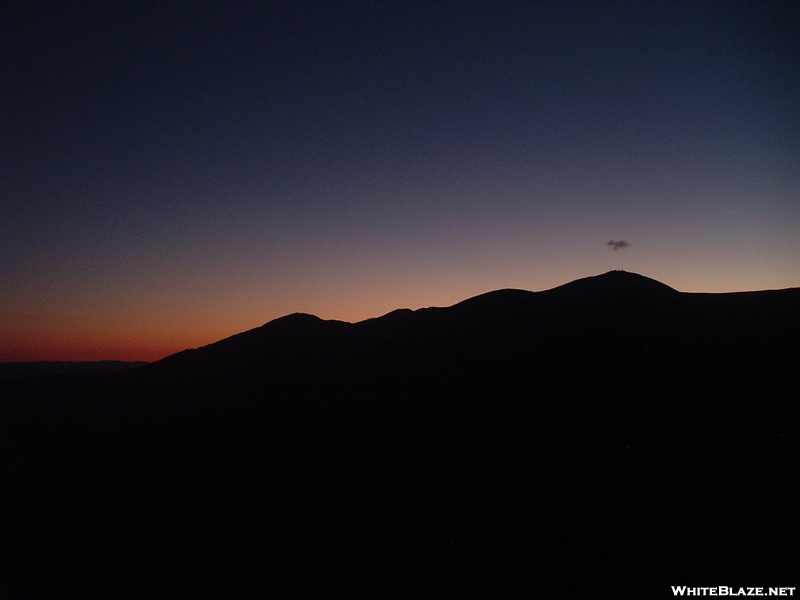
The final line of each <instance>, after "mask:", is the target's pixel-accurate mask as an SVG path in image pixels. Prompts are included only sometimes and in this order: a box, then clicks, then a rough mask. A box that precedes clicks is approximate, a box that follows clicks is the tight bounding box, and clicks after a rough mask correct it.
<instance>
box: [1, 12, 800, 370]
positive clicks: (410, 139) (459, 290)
mask: <svg viewBox="0 0 800 600" xmlns="http://www.w3.org/2000/svg"><path fill="white" fill-rule="evenodd" d="M2 11H3V12H2V14H0V20H1V21H2V25H0V27H2V36H0V39H1V40H2V47H0V53H1V54H2V56H1V57H0V68H2V72H0V76H2V81H3V82H4V83H3V86H2V87H1V88H0V103H1V104H0V127H1V128H2V130H1V133H2V135H1V136H0V194H1V196H0V198H2V206H1V207H0V252H1V254H0V269H1V270H2V273H3V276H2V280H1V281H0V286H2V290H0V291H2V294H1V295H0V318H2V321H3V325H1V326H0V359H3V358H5V359H8V360H11V359H23V358H32V357H51V358H64V357H75V358H88V357H92V358H94V357H97V358H118V357H119V358H125V357H146V358H154V357H158V356H161V355H164V354H166V353H168V352H172V351H176V350H179V349H181V348H183V347H186V346H191V345H199V344H203V343H208V342H211V341H214V340H215V339H218V338H220V337H224V336H225V335H230V334H232V333H236V332H238V331H241V330H244V329H248V328H250V327H255V326H257V325H260V324H262V323H263V322H265V321H267V320H270V319H272V318H275V317H278V316H281V315H283V314H286V313H289V312H294V311H305V312H312V313H315V314H318V315H320V316H322V317H325V318H340V319H343V320H358V319H363V318H367V317H370V316H377V315H379V314H382V313H385V312H388V311H389V310H392V309H394V308H397V307H400V306H408V307H411V308H418V307H420V306H427V305H444V304H452V303H454V302H456V301H458V300H461V299H463V298H465V297H467V296H470V295H474V294H477V293H481V292H483V291H488V290H490V289H494V288H499V287H519V288H525V289H544V288H547V287H552V286H555V285H558V284H560V283H564V282H566V281H569V280H570V279H575V278H577V277H582V276H586V275H593V274H597V273H598V272H602V271H605V270H607V269H608V268H611V267H614V268H617V267H623V268H626V269H628V270H633V271H638V272H640V273H642V274H645V275H649V276H651V277H655V278H657V279H660V280H661V281H664V282H665V283H667V284H669V285H672V286H673V287H676V288H678V289H682V290H685V291H733V290H741V289H762V288H767V287H789V286H797V285H800V233H798V232H800V109H798V101H797V98H800V76H799V75H800V65H799V64H798V58H800V47H799V46H798V39H800V38H799V36H798V23H800V14H799V12H798V8H797V3H796V2H788V1H787V2H777V1H775V2H770V1H766V2H765V1H761V2H755V1H754V2H742V1H735V0H733V1H727V2H703V1H700V2H660V1H651V2H613V1H612V2H587V1H583V2H569V1H563V0H562V1H560V2H528V3H499V4H497V3H489V2H486V3H480V2H446V3H437V4H435V5H433V6H432V5H431V3H408V2H406V3H374V2H363V3H357V2H351V3H341V2H339V3H335V4H334V3H321V2H320V3H316V2H308V3H298V2H292V3H261V2H225V3H223V2H219V3H211V2H158V3H143V2H136V3H121V4H119V5H118V4H117V3H87V2H64V3H47V6H40V7H38V8H36V7H34V8H31V7H29V6H27V5H26V6H24V7H23V6H22V4H18V5H17V6H16V7H15V6H12V7H11V8H4V9H2ZM611 239H614V240H618V239H625V240H628V241H630V242H631V246H630V247H628V248H626V249H624V250H620V251H617V252H612V251H610V250H608V247H607V246H606V242H607V241H609V240H611Z"/></svg>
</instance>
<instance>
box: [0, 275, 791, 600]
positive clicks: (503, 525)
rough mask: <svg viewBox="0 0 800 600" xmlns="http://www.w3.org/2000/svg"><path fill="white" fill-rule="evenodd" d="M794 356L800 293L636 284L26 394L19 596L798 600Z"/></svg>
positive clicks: (317, 327)
mask: <svg viewBox="0 0 800 600" xmlns="http://www.w3.org/2000/svg"><path fill="white" fill-rule="evenodd" d="M798 364H800V289H798V288H792V289H786V290H772V291H760V292H741V293H731V294H690V293H682V292H679V291H676V290H674V289H672V288H670V287H669V286H666V285H664V284H662V283H660V282H658V281H655V280H653V279H650V278H647V277H643V276H641V275H636V274H633V273H626V272H620V271H612V272H609V273H606V274H603V275H599V276H596V277H588V278H585V279H580V280H577V281H574V282H571V283H568V284H566V285H563V286H560V287H556V288H554V289H551V290H547V291H542V292H529V291H524V290H512V289H506V290H498V291H494V292H489V293H487V294H482V295H480V296H476V297H474V298H470V299H468V300H465V301H463V302H460V303H458V304H456V305H453V306H450V307H447V308H425V309H420V310H413V311H412V310H407V309H401V310H396V311H393V312H391V313H389V314H387V315H384V316H382V317H379V318H375V319H369V320H366V321H362V322H359V323H344V322H341V321H326V320H322V319H319V318H317V317H314V316H312V315H306V314H294V315H289V316H286V317H283V318H280V319H276V320H274V321H271V322H269V323H267V324H266V325H264V326H262V327H259V328H256V329H253V330H250V331H247V332H244V333H241V334H239V335H235V336H232V337H230V338H227V339H224V340H221V341H219V342H216V343H214V344H210V345H208V346H205V347H202V348H198V349H194V350H187V351H184V352H180V353H178V354H175V355H173V356H170V357H167V358H165V359H164V360H162V361H158V362H156V363H152V364H149V365H145V366H143V367H140V368H137V369H132V370H126V371H123V372H118V373H102V374H83V375H75V376H55V377H47V378H39V379H29V380H25V381H14V382H8V385H7V386H6V387H7V390H6V394H5V396H6V399H5V400H4V402H3V403H2V414H0V417H2V423H3V446H2V448H3V454H4V456H3V462H2V464H3V470H4V475H5V480H6V481H7V482H9V485H8V486H7V489H8V490H9V492H8V493H7V494H6V498H7V499H8V500H10V502H9V508H8V510H7V511H6V512H5V514H6V515H7V519H6V523H7V526H6V531H5V532H4V535H3V538H4V540H5V542H3V545H4V547H5V548H6V549H7V552H6V557H7V558H8V559H9V560H8V561H4V562H5V564H7V565H9V564H10V565H12V567H13V568H12V571H13V577H9V578H6V579H4V582H8V583H4V584H3V587H2V588H0V589H1V590H2V591H3V593H4V595H5V596H8V597H15V596H20V597H22V596H28V597H29V596H30V595H32V594H31V590H39V591H51V592H52V591H53V590H56V591H58V592H60V593H59V594H57V595H60V596H63V595H71V594H70V592H71V593H75V594H81V595H83V596H89V597H91V596H94V595H97V596H108V595H113V593H112V592H113V590H116V589H119V588H120V586H122V587H124V588H125V589H126V590H128V591H130V592H131V593H133V595H141V594H146V593H150V594H151V593H152V592H153V591H154V590H158V593H160V594H164V593H168V592H169V593H168V595H170V594H171V595H182V596H183V595H189V596H194V597H198V596H207V597H211V596H216V595H219V594H220V593H225V594H226V595H234V596H249V595H251V594H253V595H264V594H265V593H268V594H270V595H271V597H275V596H277V597H311V596H322V595H325V596H329V595H331V594H339V595H346V596H348V597H362V596H364V597H366V596H370V597H374V596H400V597H405V596H408V595H411V594H416V595H418V594H419V593H420V592H432V593H433V594H435V595H437V596H440V595H445V596H449V595H460V596H489V595H491V596H499V597H516V596H518V595H520V594H523V593H525V594H527V593H536V592H538V593H539V594H549V595H556V596H571V595H574V594H578V596H576V597H584V596H586V595H587V594H589V593H591V594H593V595H597V594H598V593H605V592H608V593H613V594H614V595H615V597H631V598H634V597H635V598H641V597H672V593H671V589H670V586H671V585H729V586H734V585H743V586H748V585H749V586H753V585H765V586H779V585H794V584H795V583H796V582H793V580H792V579H791V578H792V577H794V576H795V575H796V565H797V564H798V559H800V548H798V539H800V538H799V537H798V535H797V534H798V533H800V531H798V527H797V524H796V518H795V510H796V499H797V491H798V490H797V484H796V483H795V479H796V473H797V472H798V467H800V451H799V450H800V448H798V443H797V425H798V410H797V408H798V407H797V401H798V393H797V392H798V386H797V383H796V371H797V366H798ZM9 561H10V562H9ZM754 582H756V583H754ZM48 586H51V587H50V588H49V590H48ZM133 591H135V593H134V592H133ZM26 592H27V594H26ZM33 595H35V594H33Z"/></svg>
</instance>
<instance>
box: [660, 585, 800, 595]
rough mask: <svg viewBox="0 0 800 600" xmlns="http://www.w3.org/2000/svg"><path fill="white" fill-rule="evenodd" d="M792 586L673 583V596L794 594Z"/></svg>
mask: <svg viewBox="0 0 800 600" xmlns="http://www.w3.org/2000/svg"><path fill="white" fill-rule="evenodd" d="M795 589H796V588H793V587H771V588H763V587H728V586H726V585H720V586H718V587H689V586H686V585H673V586H672V594H673V595H674V596H794V590H795Z"/></svg>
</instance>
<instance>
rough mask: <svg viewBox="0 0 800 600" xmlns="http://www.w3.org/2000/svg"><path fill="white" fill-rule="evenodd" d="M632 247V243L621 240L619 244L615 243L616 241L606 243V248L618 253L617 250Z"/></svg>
mask: <svg viewBox="0 0 800 600" xmlns="http://www.w3.org/2000/svg"><path fill="white" fill-rule="evenodd" d="M630 245H631V243H630V242H626V241H625V240H619V241H618V242H615V241H614V240H611V241H610V242H607V243H606V246H608V247H609V248H611V249H612V250H614V251H616V250H624V249H625V248H627V247H628V246H630Z"/></svg>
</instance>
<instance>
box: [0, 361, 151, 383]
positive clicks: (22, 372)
mask: <svg viewBox="0 0 800 600" xmlns="http://www.w3.org/2000/svg"><path fill="white" fill-rule="evenodd" d="M146 364H147V363H146V362H125V361H119V360H99V361H47V360H41V361H31V362H0V381H3V380H8V379H21V378H24V377H41V376H42V375H67V374H74V373H101V372H109V371H123V370H125V369H135V368H136V367H141V366H143V365H146Z"/></svg>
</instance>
